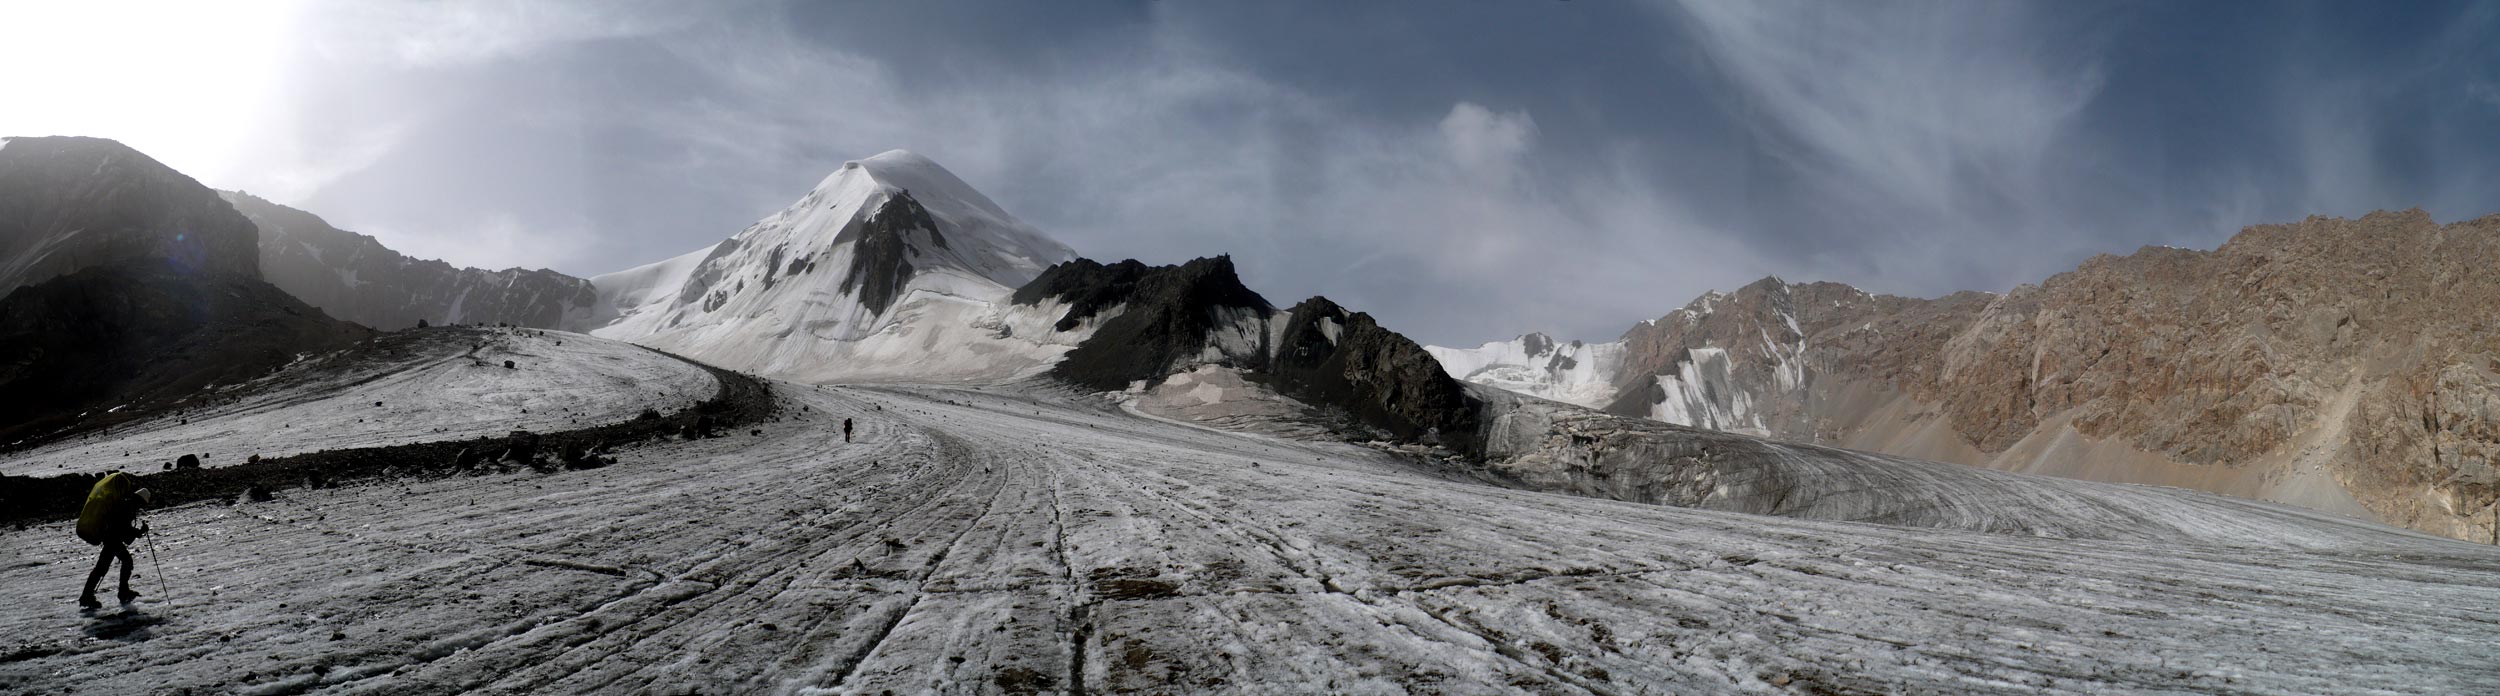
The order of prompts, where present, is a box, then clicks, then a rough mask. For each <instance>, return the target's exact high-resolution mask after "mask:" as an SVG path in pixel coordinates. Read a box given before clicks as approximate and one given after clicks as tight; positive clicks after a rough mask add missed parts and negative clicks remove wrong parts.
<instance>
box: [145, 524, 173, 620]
mask: <svg viewBox="0 0 2500 696" xmlns="http://www.w3.org/2000/svg"><path fill="white" fill-rule="evenodd" d="M148 562H149V563H153V564H155V565H156V589H157V591H158V592H163V593H165V606H169V607H170V606H173V604H174V589H173V586H171V585H167V584H165V562H164V561H160V560H157V559H156V535H154V534H150V535H148Z"/></svg>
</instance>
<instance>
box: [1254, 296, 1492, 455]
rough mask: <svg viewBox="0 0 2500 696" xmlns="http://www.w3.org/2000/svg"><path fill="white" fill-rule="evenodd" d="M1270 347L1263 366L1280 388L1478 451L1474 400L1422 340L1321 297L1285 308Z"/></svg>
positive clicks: (1413, 435)
mask: <svg viewBox="0 0 2500 696" xmlns="http://www.w3.org/2000/svg"><path fill="white" fill-rule="evenodd" d="M1332 323H1333V324H1334V325H1335V327H1336V328H1335V330H1334V333H1335V334H1336V336H1335V337H1334V338H1333V339H1332V338H1331V337H1330V336H1329V335H1328V334H1329V333H1331V331H1330V330H1329V328H1328V325H1330V324H1332ZM1272 355H1274V358H1273V359H1272V360H1271V362H1270V364H1269V367H1268V372H1269V375H1270V376H1271V378H1272V379H1273V380H1274V381H1275V385H1276V391H1277V392H1279V393H1282V394H1285V395H1288V396H1292V397H1294V398H1296V399H1301V400H1302V401H1304V402H1305V403H1313V404H1328V405H1332V406H1337V407H1341V408H1345V409H1347V410H1348V411H1350V412H1351V413H1352V414H1353V415H1354V417H1355V418H1356V419H1357V420H1360V421H1362V422H1364V423H1367V424H1370V425H1373V426H1375V427H1380V428H1385V429H1387V430H1388V431H1389V432H1390V433H1391V434H1392V435H1395V436H1397V437H1398V438H1399V439H1401V440H1410V441H1424V442H1430V443H1434V444H1439V445H1442V446H1446V447H1449V448H1451V449H1454V450H1458V451H1460V452H1464V453H1467V454H1470V455H1474V454H1481V453H1482V452H1483V446H1482V442H1481V441H1480V440H1479V437H1478V435H1477V432H1476V430H1477V428H1476V425H1477V421H1478V419H1479V415H1478V412H1479V411H1480V410H1481V409H1480V406H1481V405H1480V404H1478V403H1477V400H1476V399H1475V398H1474V397H1471V396H1469V395H1468V394H1467V390H1466V388H1465V387H1464V386H1463V385H1461V384H1459V382H1458V380H1456V379H1453V378H1451V377H1450V375H1449V373H1447V372H1444V371H1443V370H1442V369H1441V363H1440V361H1438V360H1434V359H1433V357H1432V355H1431V354H1430V353H1426V352H1424V347H1423V346H1421V345H1417V344H1416V343H1415V342H1414V341H1413V340H1409V339H1408V338H1407V337H1405V336H1403V335H1400V334H1398V333H1397V332H1395V331H1390V330H1388V329H1384V328H1381V327H1380V324H1379V322H1376V321H1373V320H1372V317H1371V315H1369V314H1364V313H1362V312H1347V311H1346V309H1345V308H1344V307H1339V306H1337V303H1335V302H1331V301H1329V300H1328V298H1325V297H1313V298H1311V299H1308V300H1303V301H1302V303H1301V304H1298V305H1294V307H1293V309H1292V310H1291V311H1289V312H1287V313H1286V317H1285V329H1284V332H1283V333H1281V334H1279V336H1278V339H1277V342H1276V347H1275V351H1274V352H1273V353H1272Z"/></svg>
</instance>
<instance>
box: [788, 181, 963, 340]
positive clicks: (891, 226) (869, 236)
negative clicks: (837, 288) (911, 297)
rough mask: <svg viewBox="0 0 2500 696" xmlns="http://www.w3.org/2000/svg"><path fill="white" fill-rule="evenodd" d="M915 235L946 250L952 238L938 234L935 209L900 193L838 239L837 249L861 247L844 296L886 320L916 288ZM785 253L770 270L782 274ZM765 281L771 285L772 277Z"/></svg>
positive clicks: (854, 257)
mask: <svg viewBox="0 0 2500 696" xmlns="http://www.w3.org/2000/svg"><path fill="white" fill-rule="evenodd" d="M915 234H917V235H921V236H924V237H927V238H928V242H927V243H928V244H929V245H930V246H931V247H933V248H937V249H944V248H946V236H945V235H943V234H939V233H938V226H937V221H936V220H934V219H931V218H930V217H929V209H927V208H923V207H921V206H920V202H919V201H916V200H912V197H911V192H909V191H896V192H895V193H894V195H892V196H888V197H886V199H885V202H884V203H882V204H879V205H878V206H877V209H876V211H874V212H872V213H870V214H869V215H868V218H867V219H866V220H862V221H860V223H859V224H858V225H855V226H852V227H850V228H847V229H845V230H843V233H842V234H841V235H839V236H836V237H834V240H833V243H835V244H841V243H843V242H857V243H858V245H857V246H856V247H854V248H853V249H852V251H851V268H850V273H849V274H847V275H844V276H843V277H842V292H844V293H853V292H856V293H859V302H860V305H861V306H864V307H867V308H868V310H869V311H870V312H872V313H876V314H883V313H885V310H886V308H888V307H892V306H894V300H895V298H897V297H901V296H902V294H903V288H904V286H906V285H908V284H910V283H911V276H912V272H913V268H912V264H911V259H912V256H913V255H914V254H915V253H916V252H918V251H919V247H918V246H917V243H916V242H914V241H913V240H912V236H913V235H915ZM779 253H780V250H779V249H777V248H776V249H775V250H774V254H775V256H774V260H775V261H776V263H771V264H767V266H768V267H771V268H776V269H778V268H781V265H780V264H779V263H778V260H779ZM784 272H787V270H784ZM765 277H766V279H767V282H769V279H770V278H771V277H772V276H770V275H767V276H765Z"/></svg>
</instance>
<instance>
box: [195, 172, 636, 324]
mask: <svg viewBox="0 0 2500 696" xmlns="http://www.w3.org/2000/svg"><path fill="white" fill-rule="evenodd" d="M222 195H223V196H224V197H225V200H226V201H227V202H228V203H231V204H233V205H234V209H235V210H237V211H240V212H241V213H243V216H244V217H246V218H249V219H250V220H251V222H252V223H253V224H254V225H256V226H257V227H258V228H259V231H260V235H259V237H260V244H259V259H260V270H261V277H262V278H264V279H267V280H268V281H269V283H270V284H272V285H276V286H278V288H279V289H282V290H285V291H287V292H288V293H289V294H292V295H294V296H296V297H297V298H298V299H302V300H303V301H304V302H305V303H307V304H310V305H312V306H315V307H319V308H321V310H322V311H323V312H326V313H328V314H330V315H331V316H334V317H338V318H340V319H345V320H348V321H352V322H356V323H359V324H363V325H366V326H371V327H374V328H378V329H386V330H397V329H404V328H408V327H411V326H425V325H428V324H432V323H443V324H455V323H487V324H511V325H514V326H528V327H533V328H542V329H547V328H562V327H563V326H565V324H566V322H567V318H568V317H570V316H574V315H580V314H586V313H587V312H589V311H590V308H591V307H592V306H593V305H596V304H597V303H598V301H599V291H598V289H597V288H594V287H591V285H590V281H587V280H583V279H581V278H575V277H572V276H568V275H565V274H562V273H557V272H555V271H550V270H546V269H539V270H524V269H519V268H508V269H504V270H500V271H489V270H484V269H478V268H459V267H455V266H452V265H451V264H448V263H443V262H441V261H435V260H431V259H416V258H409V257H408V256H406V255H404V254H401V253H399V252H396V251H392V250H391V249H390V248H389V247H385V246H382V243H381V242H380V241H377V240H375V239H374V238H372V237H368V236H365V235H361V234H356V233H354V232H348V231H345V230H341V229H338V228H336V227H332V226H330V223H328V222H326V221H324V220H322V219H321V218H320V216H316V215H313V214H312V213H308V212H304V211H301V210H296V209H294V208H289V207H286V206H283V205H278V204H276V203H271V202H269V201H266V200H262V199H260V198H258V197H255V196H252V195H251V194H247V193H237V192H231V191H229V192H222Z"/></svg>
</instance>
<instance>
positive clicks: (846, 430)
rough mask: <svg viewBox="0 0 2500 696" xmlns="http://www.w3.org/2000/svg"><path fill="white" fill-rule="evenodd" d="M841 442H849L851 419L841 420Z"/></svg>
mask: <svg viewBox="0 0 2500 696" xmlns="http://www.w3.org/2000/svg"><path fill="white" fill-rule="evenodd" d="M842 441H843V442H850V441H851V419H849V418H844V419H842Z"/></svg>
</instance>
